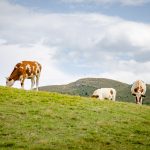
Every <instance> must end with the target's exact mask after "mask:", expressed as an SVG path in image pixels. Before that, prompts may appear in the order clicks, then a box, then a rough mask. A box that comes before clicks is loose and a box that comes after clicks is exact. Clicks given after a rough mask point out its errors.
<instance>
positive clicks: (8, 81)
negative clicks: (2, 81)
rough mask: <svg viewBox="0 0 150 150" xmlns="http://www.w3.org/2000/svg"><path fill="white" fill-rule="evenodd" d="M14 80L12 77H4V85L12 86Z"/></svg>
mask: <svg viewBox="0 0 150 150" xmlns="http://www.w3.org/2000/svg"><path fill="white" fill-rule="evenodd" d="M14 82H15V81H14V80H13V79H11V78H6V86H9V87H11V86H13V84H14Z"/></svg>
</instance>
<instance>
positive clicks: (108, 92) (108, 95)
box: [92, 88, 116, 101]
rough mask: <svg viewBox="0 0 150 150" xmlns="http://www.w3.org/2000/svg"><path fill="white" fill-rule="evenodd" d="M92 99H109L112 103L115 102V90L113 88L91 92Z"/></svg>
mask: <svg viewBox="0 0 150 150" xmlns="http://www.w3.org/2000/svg"><path fill="white" fill-rule="evenodd" d="M92 97H93V98H98V99H100V100H103V99H109V100H112V101H115V100H116V90H115V89H114V88H101V89H97V90H95V91H94V92H93V95H92Z"/></svg>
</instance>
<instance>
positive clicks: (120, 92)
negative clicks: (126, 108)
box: [39, 78, 150, 104]
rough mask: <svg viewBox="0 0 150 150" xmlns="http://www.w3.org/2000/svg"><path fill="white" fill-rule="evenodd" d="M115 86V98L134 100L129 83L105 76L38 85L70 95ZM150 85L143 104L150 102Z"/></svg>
mask: <svg viewBox="0 0 150 150" xmlns="http://www.w3.org/2000/svg"><path fill="white" fill-rule="evenodd" d="M104 87H105V88H115V89H116V91H117V96H116V100H117V101H124V102H134V97H133V96H132V95H131V92H130V89H131V85H129V84H126V83H122V82H119V81H115V80H111V79H106V78H83V79H79V80H77V81H75V82H72V83H69V84H66V85H50V86H43V87H40V88H39V90H41V91H49V92H58V93H63V94H70V95H79V96H86V97H89V96H91V95H92V93H93V91H94V90H96V89H98V88H104ZM149 100H150V85H147V93H146V98H144V101H143V103H144V104H150V101H149Z"/></svg>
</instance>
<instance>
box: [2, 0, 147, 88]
mask: <svg viewBox="0 0 150 150" xmlns="http://www.w3.org/2000/svg"><path fill="white" fill-rule="evenodd" d="M22 60H37V61H39V62H40V63H41V64H42V66H43V70H42V75H41V80H40V85H51V84H64V83H69V82H72V81H75V80H77V79H79V78H84V77H100V78H101V77H104V78H110V79H114V80H119V81H122V82H125V83H129V84H131V83H132V82H133V81H134V80H136V79H142V80H144V81H145V82H146V83H148V84H150V0H25V1H23V0H0V67H1V71H0V85H5V77H6V76H9V75H10V73H11V71H12V70H13V67H14V66H15V64H16V63H17V62H19V61H22ZM28 82H29V81H28ZM28 82H27V83H28ZM17 84H18V83H16V86H18V85H17ZM28 84H29V86H30V82H29V83H28ZM25 86H26V85H25Z"/></svg>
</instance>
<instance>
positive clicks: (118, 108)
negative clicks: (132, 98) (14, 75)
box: [0, 87, 150, 150]
mask: <svg viewBox="0 0 150 150" xmlns="http://www.w3.org/2000/svg"><path fill="white" fill-rule="evenodd" d="M149 135H150V107H149V106H146V105H143V106H140V105H136V104H132V103H124V102H112V101H98V100H96V99H92V98H86V97H80V96H69V95H64V94H58V93H49V92H36V91H25V90H18V89H14V88H6V87H0V149H3V150H7V149H32V150H36V149H52V150H59V149H61V150H66V149H71V150H77V149H82V150H99V149H103V150H108V149H109V150H110V149H111V150H133V149H134V150H148V149H149V147H150V136H149Z"/></svg>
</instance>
